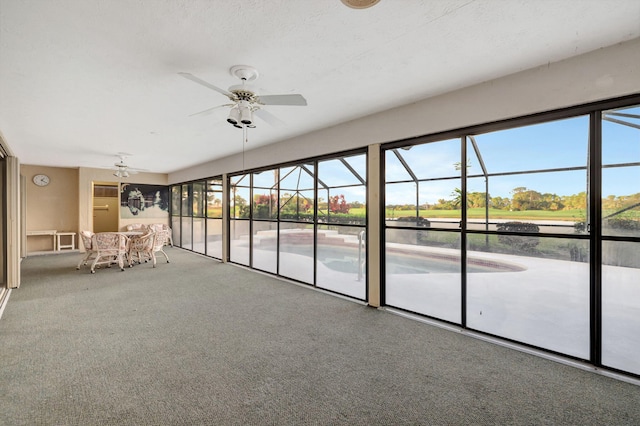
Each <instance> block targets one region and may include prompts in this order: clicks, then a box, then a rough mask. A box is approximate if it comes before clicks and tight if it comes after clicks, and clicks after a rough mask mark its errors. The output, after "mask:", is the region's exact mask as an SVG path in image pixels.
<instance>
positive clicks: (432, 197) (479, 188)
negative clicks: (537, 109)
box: [385, 107, 640, 204]
mask: <svg viewBox="0 0 640 426" xmlns="http://www.w3.org/2000/svg"><path fill="white" fill-rule="evenodd" d="M617 112H623V113H626V114H635V115H636V116H637V118H628V117H614V118H615V119H619V120H626V121H628V122H631V123H633V124H635V125H636V126H640V107H635V108H631V109H626V110H624V111H622V110H618V111H617ZM612 117H613V116H612ZM602 128H603V133H602V134H603V149H602V161H603V165H614V164H621V163H632V162H635V163H640V129H637V128H633V127H629V126H625V125H621V124H618V123H612V122H609V121H603V125H602ZM474 138H475V141H476V144H477V146H478V150H479V152H480V155H481V156H482V160H483V161H484V164H485V166H486V168H487V173H489V174H492V173H509V172H521V171H530V170H544V169H557V168H565V167H585V169H583V170H577V171H563V172H548V173H532V174H518V175H509V176H495V177H490V178H489V185H490V186H489V194H490V195H491V196H492V197H497V196H499V197H505V198H511V194H512V191H513V189H514V188H517V187H526V188H528V189H531V190H534V191H537V192H540V193H555V194H557V195H573V194H577V193H580V192H586V190H587V179H588V178H587V171H586V165H587V162H588V155H587V154H588V152H587V151H588V141H589V117H588V116H579V117H574V118H570V119H564V120H558V121H553V122H547V123H543V124H537V125H531V126H524V127H519V128H514V129H508V130H502V131H497V132H492V133H486V134H480V135H476V136H474ZM398 152H399V153H400V154H401V155H402V157H403V158H404V160H405V161H406V162H407V163H408V164H409V166H410V167H411V169H412V170H413V172H414V174H416V176H417V177H418V179H434V178H447V177H458V176H459V175H460V171H459V170H456V166H458V167H459V165H460V140H459V139H453V140H445V141H440V142H435V143H429V144H424V145H418V146H413V147H411V148H410V149H399V150H398ZM467 156H468V169H467V173H468V175H470V176H472V175H476V174H482V168H481V165H480V161H479V158H478V156H477V155H476V153H475V150H474V149H473V146H472V144H471V143H469V142H468V145H467ZM385 162H386V163H385V168H386V170H385V171H386V180H387V181H395V180H410V179H411V177H410V176H409V175H408V173H407V172H406V170H405V169H404V167H403V166H402V164H401V163H400V161H399V160H398V159H397V157H396V155H395V154H394V153H393V152H392V151H386V154H385ZM602 184H603V195H604V196H607V195H610V194H613V195H630V194H635V193H640V165H637V166H634V167H623V168H620V167H617V168H605V169H604V170H603V173H602ZM460 187H461V184H460V180H459V179H452V180H438V181H430V182H423V183H421V184H420V204H423V203H425V202H428V203H436V202H437V200H438V199H452V198H453V196H452V195H451V193H452V192H453V190H454V189H455V188H460ZM388 188H389V189H388V190H387V194H386V204H407V203H411V204H414V203H415V185H414V184H413V183H409V184H402V185H388ZM467 190H468V191H469V192H484V191H485V183H484V178H483V177H479V178H474V179H470V180H469V181H468V188H467Z"/></svg>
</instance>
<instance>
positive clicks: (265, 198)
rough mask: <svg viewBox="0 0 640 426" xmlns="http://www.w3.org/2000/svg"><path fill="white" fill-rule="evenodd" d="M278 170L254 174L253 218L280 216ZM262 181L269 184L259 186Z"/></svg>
mask: <svg viewBox="0 0 640 426" xmlns="http://www.w3.org/2000/svg"><path fill="white" fill-rule="evenodd" d="M277 178H278V170H271V171H268V172H261V173H260V174H259V175H255V174H254V178H253V182H254V187H253V219H275V218H277V217H278V204H277V198H278V185H277V180H276V183H274V182H273V181H274V179H277ZM256 182H262V183H263V184H265V185H267V186H258V185H257V184H256Z"/></svg>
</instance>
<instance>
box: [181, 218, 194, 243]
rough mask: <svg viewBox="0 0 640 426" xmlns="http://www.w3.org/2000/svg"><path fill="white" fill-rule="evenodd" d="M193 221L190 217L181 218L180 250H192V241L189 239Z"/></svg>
mask: <svg viewBox="0 0 640 426" xmlns="http://www.w3.org/2000/svg"><path fill="white" fill-rule="evenodd" d="M192 220H193V219H192V218H191V217H182V230H181V232H180V234H181V236H182V241H181V242H182V245H181V247H182V248H186V249H189V250H192V249H193V241H192V238H191V221H192Z"/></svg>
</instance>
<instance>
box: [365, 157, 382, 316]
mask: <svg viewBox="0 0 640 426" xmlns="http://www.w3.org/2000/svg"><path fill="white" fill-rule="evenodd" d="M367 174H368V177H367V282H368V287H367V292H368V294H367V302H368V304H369V306H373V307H376V308H378V307H380V305H381V303H382V279H381V268H380V259H381V241H382V238H381V236H382V219H383V216H384V210H383V206H382V205H381V202H382V201H381V197H380V191H381V188H382V181H381V174H382V173H381V162H380V144H374V145H369V147H368V153H367Z"/></svg>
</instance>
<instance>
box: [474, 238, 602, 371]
mask: <svg viewBox="0 0 640 426" xmlns="http://www.w3.org/2000/svg"><path fill="white" fill-rule="evenodd" d="M497 237H500V236H496V235H478V234H473V235H469V236H468V242H469V247H468V249H469V252H468V256H467V258H468V260H467V269H468V274H467V311H466V312H467V325H468V326H469V327H470V328H472V329H475V330H479V331H483V332H486V333H489V334H494V335H496V336H500V337H504V338H507V339H513V340H517V341H519V342H523V343H527V344H530V345H533V346H537V347H540V348H544V349H549V350H552V351H556V352H560V353H564V354H567V355H572V356H576V357H579V358H583V359H588V358H589V330H590V324H589V301H590V299H589V263H588V260H589V242H588V241H587V240H575V239H572V240H569V239H563V238H542V237H523V236H519V238H520V240H519V241H518V243H517V245H513V246H512V247H513V249H512V250H508V249H507V248H508V246H509V245H505V244H503V243H501V242H500V241H499V240H498V238H497ZM528 240H531V241H528ZM534 240H540V241H538V242H536V241H534ZM538 245H540V246H545V247H547V248H548V252H547V257H546V258H541V257H538V256H532V255H530V254H528V253H529V252H531V251H535V250H537V246H538ZM494 246H498V247H496V249H494ZM477 247H482V248H483V250H482V251H476V250H475V248H477ZM551 247H555V251H554V250H552V249H551ZM553 253H556V254H557V255H558V256H557V257H555V258H554V256H553ZM572 257H574V258H575V259H572ZM476 268H478V270H477V272H476V273H474V270H476Z"/></svg>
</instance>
